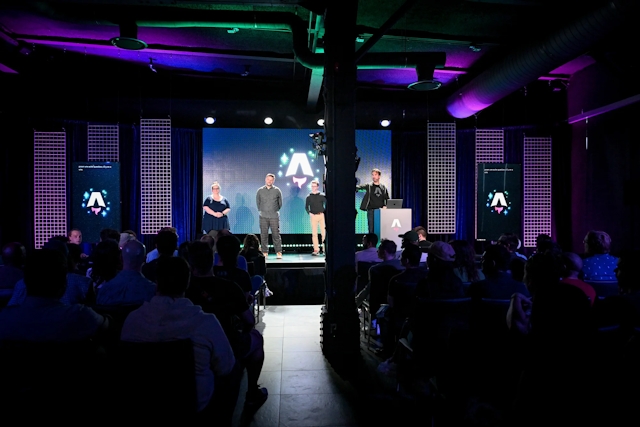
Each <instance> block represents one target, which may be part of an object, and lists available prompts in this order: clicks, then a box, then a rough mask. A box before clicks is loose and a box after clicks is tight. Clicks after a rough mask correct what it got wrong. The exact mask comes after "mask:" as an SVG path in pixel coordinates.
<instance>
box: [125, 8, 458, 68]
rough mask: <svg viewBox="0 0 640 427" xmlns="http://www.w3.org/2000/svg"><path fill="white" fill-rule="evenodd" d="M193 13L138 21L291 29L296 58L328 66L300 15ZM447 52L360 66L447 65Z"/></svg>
mask: <svg viewBox="0 0 640 427" xmlns="http://www.w3.org/2000/svg"><path fill="white" fill-rule="evenodd" d="M194 13H195V14H196V15H197V19H191V18H194V17H193V16H184V14H180V15H181V16H176V19H172V20H162V19H155V20H136V24H137V25H138V27H160V28H227V29H228V28H237V29H240V30H242V29H246V30H271V31H290V32H291V34H292V37H293V53H294V54H295V56H296V60H297V61H298V62H299V63H300V64H302V65H303V66H304V67H306V68H309V69H312V70H320V69H324V63H325V55H324V53H313V52H312V51H311V50H310V49H309V45H308V34H307V26H306V24H305V23H304V22H303V21H302V20H301V19H300V18H298V17H297V16H295V15H293V14H291V13H284V12H222V11H215V12H203V11H195V12H194ZM445 60H446V54H445V53H444V52H424V53H402V52H397V53H396V52H390V53H367V54H366V55H364V56H363V58H362V59H361V60H360V61H359V62H358V65H357V66H358V69H391V68H416V67H417V66H418V64H419V63H420V64H425V63H428V64H434V67H435V68H441V67H444V64H445Z"/></svg>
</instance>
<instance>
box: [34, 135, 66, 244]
mask: <svg viewBox="0 0 640 427" xmlns="http://www.w3.org/2000/svg"><path fill="white" fill-rule="evenodd" d="M66 141H67V134H66V132H34V133H33V151H34V153H33V200H34V209H33V225H34V247H35V248H36V249H40V248H42V246H43V245H44V244H45V243H46V242H47V241H48V240H49V238H51V237H53V236H66V235H67V149H66V145H67V144H66Z"/></svg>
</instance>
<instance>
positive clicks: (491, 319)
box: [472, 298, 511, 335]
mask: <svg viewBox="0 0 640 427" xmlns="http://www.w3.org/2000/svg"><path fill="white" fill-rule="evenodd" d="M472 305H473V307H472V327H473V328H474V329H475V330H476V331H477V332H480V333H482V334H485V335H486V334H491V335H502V334H506V333H508V332H509V328H508V327H507V311H509V306H510V305H511V300H510V299H494V298H482V299H480V300H478V301H474V302H473V303H472Z"/></svg>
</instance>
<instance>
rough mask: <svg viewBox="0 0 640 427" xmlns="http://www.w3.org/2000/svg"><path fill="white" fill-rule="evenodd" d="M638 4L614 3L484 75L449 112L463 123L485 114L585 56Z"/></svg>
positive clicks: (456, 97) (450, 102)
mask: <svg viewBox="0 0 640 427" xmlns="http://www.w3.org/2000/svg"><path fill="white" fill-rule="evenodd" d="M637 3H638V1H637V0H614V1H610V2H609V3H608V4H607V5H606V6H604V7H601V8H599V9H597V10H596V11H594V12H592V13H590V14H588V15H586V16H584V17H582V18H581V19H579V20H578V21H576V22H574V23H573V24H571V25H569V26H568V27H565V28H564V29H562V30H560V31H557V32H555V33H554V34H552V35H551V36H550V37H548V38H547V39H546V40H544V41H542V42H541V43H538V44H535V45H532V46H529V47H526V48H523V49H521V50H520V51H518V52H516V53H514V54H513V55H511V56H509V57H507V58H506V59H505V60H503V61H502V62H501V63H499V64H498V65H495V66H493V67H492V68H490V69H489V70H487V71H485V72H483V73H482V74H480V75H479V76H478V77H476V78H475V79H473V80H472V81H471V82H469V83H467V84H466V85H464V86H463V87H462V88H461V89H459V90H457V91H456V92H455V93H454V94H453V95H451V96H450V97H449V98H448V99H447V102H446V105H447V111H448V112H449V114H451V115H452V116H453V117H456V118H459V119H462V118H466V117H469V116H472V115H473V114H475V113H477V112H478V111H481V110H483V109H485V108H487V107H489V106H490V105H492V104H494V103H495V102H497V101H499V100H501V99H502V98H504V97H506V96H507V95H510V94H511V93H513V92H515V91H517V90H518V89H520V88H522V87H523V86H525V85H527V84H529V83H531V82H532V81H535V80H536V79H537V78H538V77H540V76H542V75H544V74H547V73H549V72H550V71H552V70H554V69H555V68H557V67H559V66H561V65H563V64H565V63H567V62H568V61H571V60H573V59H575V58H576V57H578V56H580V55H581V54H583V53H585V51H587V50H588V49H589V48H590V47H592V46H593V45H594V44H595V43H596V42H597V41H599V40H601V39H603V38H604V37H605V36H607V35H608V34H610V33H611V32H612V31H613V30H615V29H616V28H617V27H618V26H620V25H621V24H623V22H624V21H625V20H627V19H629V18H630V17H632V16H635V15H636V14H637V8H638V7H637V6H638V5H637Z"/></svg>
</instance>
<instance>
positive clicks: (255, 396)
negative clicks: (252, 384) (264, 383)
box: [244, 386, 269, 411]
mask: <svg viewBox="0 0 640 427" xmlns="http://www.w3.org/2000/svg"><path fill="white" fill-rule="evenodd" d="M268 397H269V392H268V391H267V389H266V388H265V387H260V386H258V388H257V389H255V390H252V391H248V392H247V394H246V395H245V398H244V406H245V408H248V409H250V410H251V411H257V410H258V409H259V408H260V407H261V406H262V405H263V404H264V402H266V401H267V398H268Z"/></svg>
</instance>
